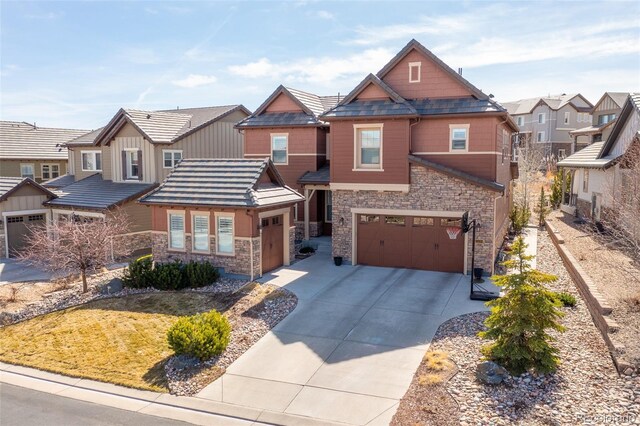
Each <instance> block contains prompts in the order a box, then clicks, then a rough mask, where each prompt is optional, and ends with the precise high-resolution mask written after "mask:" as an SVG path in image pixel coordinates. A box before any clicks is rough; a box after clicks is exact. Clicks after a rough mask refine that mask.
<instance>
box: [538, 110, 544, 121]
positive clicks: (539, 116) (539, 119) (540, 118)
mask: <svg viewBox="0 0 640 426" xmlns="http://www.w3.org/2000/svg"><path fill="white" fill-rule="evenodd" d="M544 119H545V116H544V112H541V113H539V114H538V123H540V124H544Z"/></svg>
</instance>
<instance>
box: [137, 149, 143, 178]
mask: <svg viewBox="0 0 640 426" xmlns="http://www.w3.org/2000/svg"><path fill="white" fill-rule="evenodd" d="M138 180H142V150H139V151H138Z"/></svg>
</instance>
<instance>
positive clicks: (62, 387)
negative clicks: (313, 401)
mask: <svg viewBox="0 0 640 426" xmlns="http://www.w3.org/2000/svg"><path fill="white" fill-rule="evenodd" d="M0 383H6V384H10V385H14V386H20V387H23V388H28V389H32V390H35V391H39V392H44V393H49V394H53V395H57V396H62V397H66V398H72V399H77V400H81V401H86V402H91V403H94V404H99V405H104V406H109V407H114V408H119V409H122V410H127V411H133V412H138V413H140V414H147V415H152V416H156V417H164V418H169V419H173V420H180V421H184V422H189V423H193V424H198V425H211V424H215V425H264V424H275V425H302V426H338V425H342V426H344V423H332V422H329V421H322V420H317V419H313V418H310V417H303V416H296V415H292V414H286V413H281V412H275V411H268V410H261V409H256V408H250V407H243V406H240V405H233V404H229V403H224V402H219V401H212V400H207V399H203V398H197V397H185V396H175V395H170V394H165V393H159V392H152V391H144V390H139V389H132V388H127V387H124V386H118V385H114V384H111V383H103V382H98V381H94V380H90V379H82V378H76V377H68V376H63V375H60V374H56V373H49V372H46V371H41V370H37V369H34V368H28V367H22V366H19V365H13V364H6V363H0Z"/></svg>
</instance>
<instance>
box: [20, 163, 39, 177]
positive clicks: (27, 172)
mask: <svg viewBox="0 0 640 426" xmlns="http://www.w3.org/2000/svg"><path fill="white" fill-rule="evenodd" d="M35 173H36V172H35V167H34V166H33V164H25V163H21V164H20V176H21V177H23V178H31V179H35V178H36V174H35Z"/></svg>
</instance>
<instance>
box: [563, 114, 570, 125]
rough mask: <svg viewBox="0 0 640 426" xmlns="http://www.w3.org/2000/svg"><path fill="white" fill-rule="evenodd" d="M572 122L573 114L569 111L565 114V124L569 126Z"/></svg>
mask: <svg viewBox="0 0 640 426" xmlns="http://www.w3.org/2000/svg"><path fill="white" fill-rule="evenodd" d="M570 120H571V112H569V111H567V112H565V113H564V124H569V121H570Z"/></svg>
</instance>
